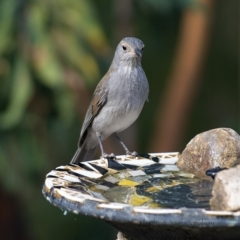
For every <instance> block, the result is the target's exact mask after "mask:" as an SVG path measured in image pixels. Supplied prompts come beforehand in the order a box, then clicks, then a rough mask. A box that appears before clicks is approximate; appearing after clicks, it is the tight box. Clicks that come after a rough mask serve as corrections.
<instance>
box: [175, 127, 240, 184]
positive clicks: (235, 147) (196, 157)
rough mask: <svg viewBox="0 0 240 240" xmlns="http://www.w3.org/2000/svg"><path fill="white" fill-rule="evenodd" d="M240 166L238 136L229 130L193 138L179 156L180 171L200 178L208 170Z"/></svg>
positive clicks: (210, 132)
mask: <svg viewBox="0 0 240 240" xmlns="http://www.w3.org/2000/svg"><path fill="white" fill-rule="evenodd" d="M238 164H240V136H239V135H238V134H237V133H236V132H235V131H234V130H232V129H230V128H216V129H212V130H209V131H206V132H203V133H200V134H198V135H197V136H195V137H194V138H193V139H192V140H191V141H190V142H189V143H188V144H187V146H186V148H185V149H184V151H183V152H182V154H180V156H179V160H178V162H177V166H178V167H179V169H180V170H181V171H184V172H189V173H193V174H194V175H195V176H197V177H200V178H206V179H209V180H210V179H211V178H210V177H208V176H206V174H205V172H206V170H208V169H210V168H215V167H220V168H231V167H234V166H236V165H238Z"/></svg>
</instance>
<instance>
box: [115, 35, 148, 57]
mask: <svg viewBox="0 0 240 240" xmlns="http://www.w3.org/2000/svg"><path fill="white" fill-rule="evenodd" d="M143 48H144V44H143V42H142V41H141V40H140V39H138V38H134V37H126V38H124V39H122V41H121V42H120V43H119V44H118V46H117V49H116V52H115V58H116V59H117V60H118V61H126V62H129V61H130V62H132V61H134V62H140V61H141V57H142V54H143Z"/></svg>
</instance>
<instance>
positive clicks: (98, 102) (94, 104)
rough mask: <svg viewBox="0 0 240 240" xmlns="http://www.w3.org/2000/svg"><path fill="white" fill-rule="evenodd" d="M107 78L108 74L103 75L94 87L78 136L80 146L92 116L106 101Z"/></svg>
mask: <svg viewBox="0 0 240 240" xmlns="http://www.w3.org/2000/svg"><path fill="white" fill-rule="evenodd" d="M107 80H108V75H105V77H104V78H103V79H102V80H101V81H100V82H99V84H98V86H97V87H96V90H95V91H94V93H93V97H92V101H91V103H90V105H89V108H88V111H87V113H86V116H85V119H84V122H83V125H82V130H81V133H80V138H79V142H78V146H79V147H80V146H82V144H83V143H84V141H85V139H86V135H87V129H88V127H89V126H90V125H91V123H92V122H93V119H94V117H95V116H96V115H97V114H98V113H99V111H100V110H101V108H102V107H103V106H104V105H105V103H106V102H107V95H108V90H107V88H106V87H105V86H106V82H107ZM104 85H105V86H104Z"/></svg>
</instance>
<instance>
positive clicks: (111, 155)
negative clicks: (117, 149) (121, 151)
mask: <svg viewBox="0 0 240 240" xmlns="http://www.w3.org/2000/svg"><path fill="white" fill-rule="evenodd" d="M102 157H103V158H106V159H108V158H111V159H113V160H116V156H115V155H114V154H113V153H111V154H107V153H104V154H102Z"/></svg>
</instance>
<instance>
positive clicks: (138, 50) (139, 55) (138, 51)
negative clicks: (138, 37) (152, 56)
mask: <svg viewBox="0 0 240 240" xmlns="http://www.w3.org/2000/svg"><path fill="white" fill-rule="evenodd" d="M134 53H135V54H136V55H137V56H138V57H142V51H141V50H140V49H138V48H136V49H135V50H134Z"/></svg>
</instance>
